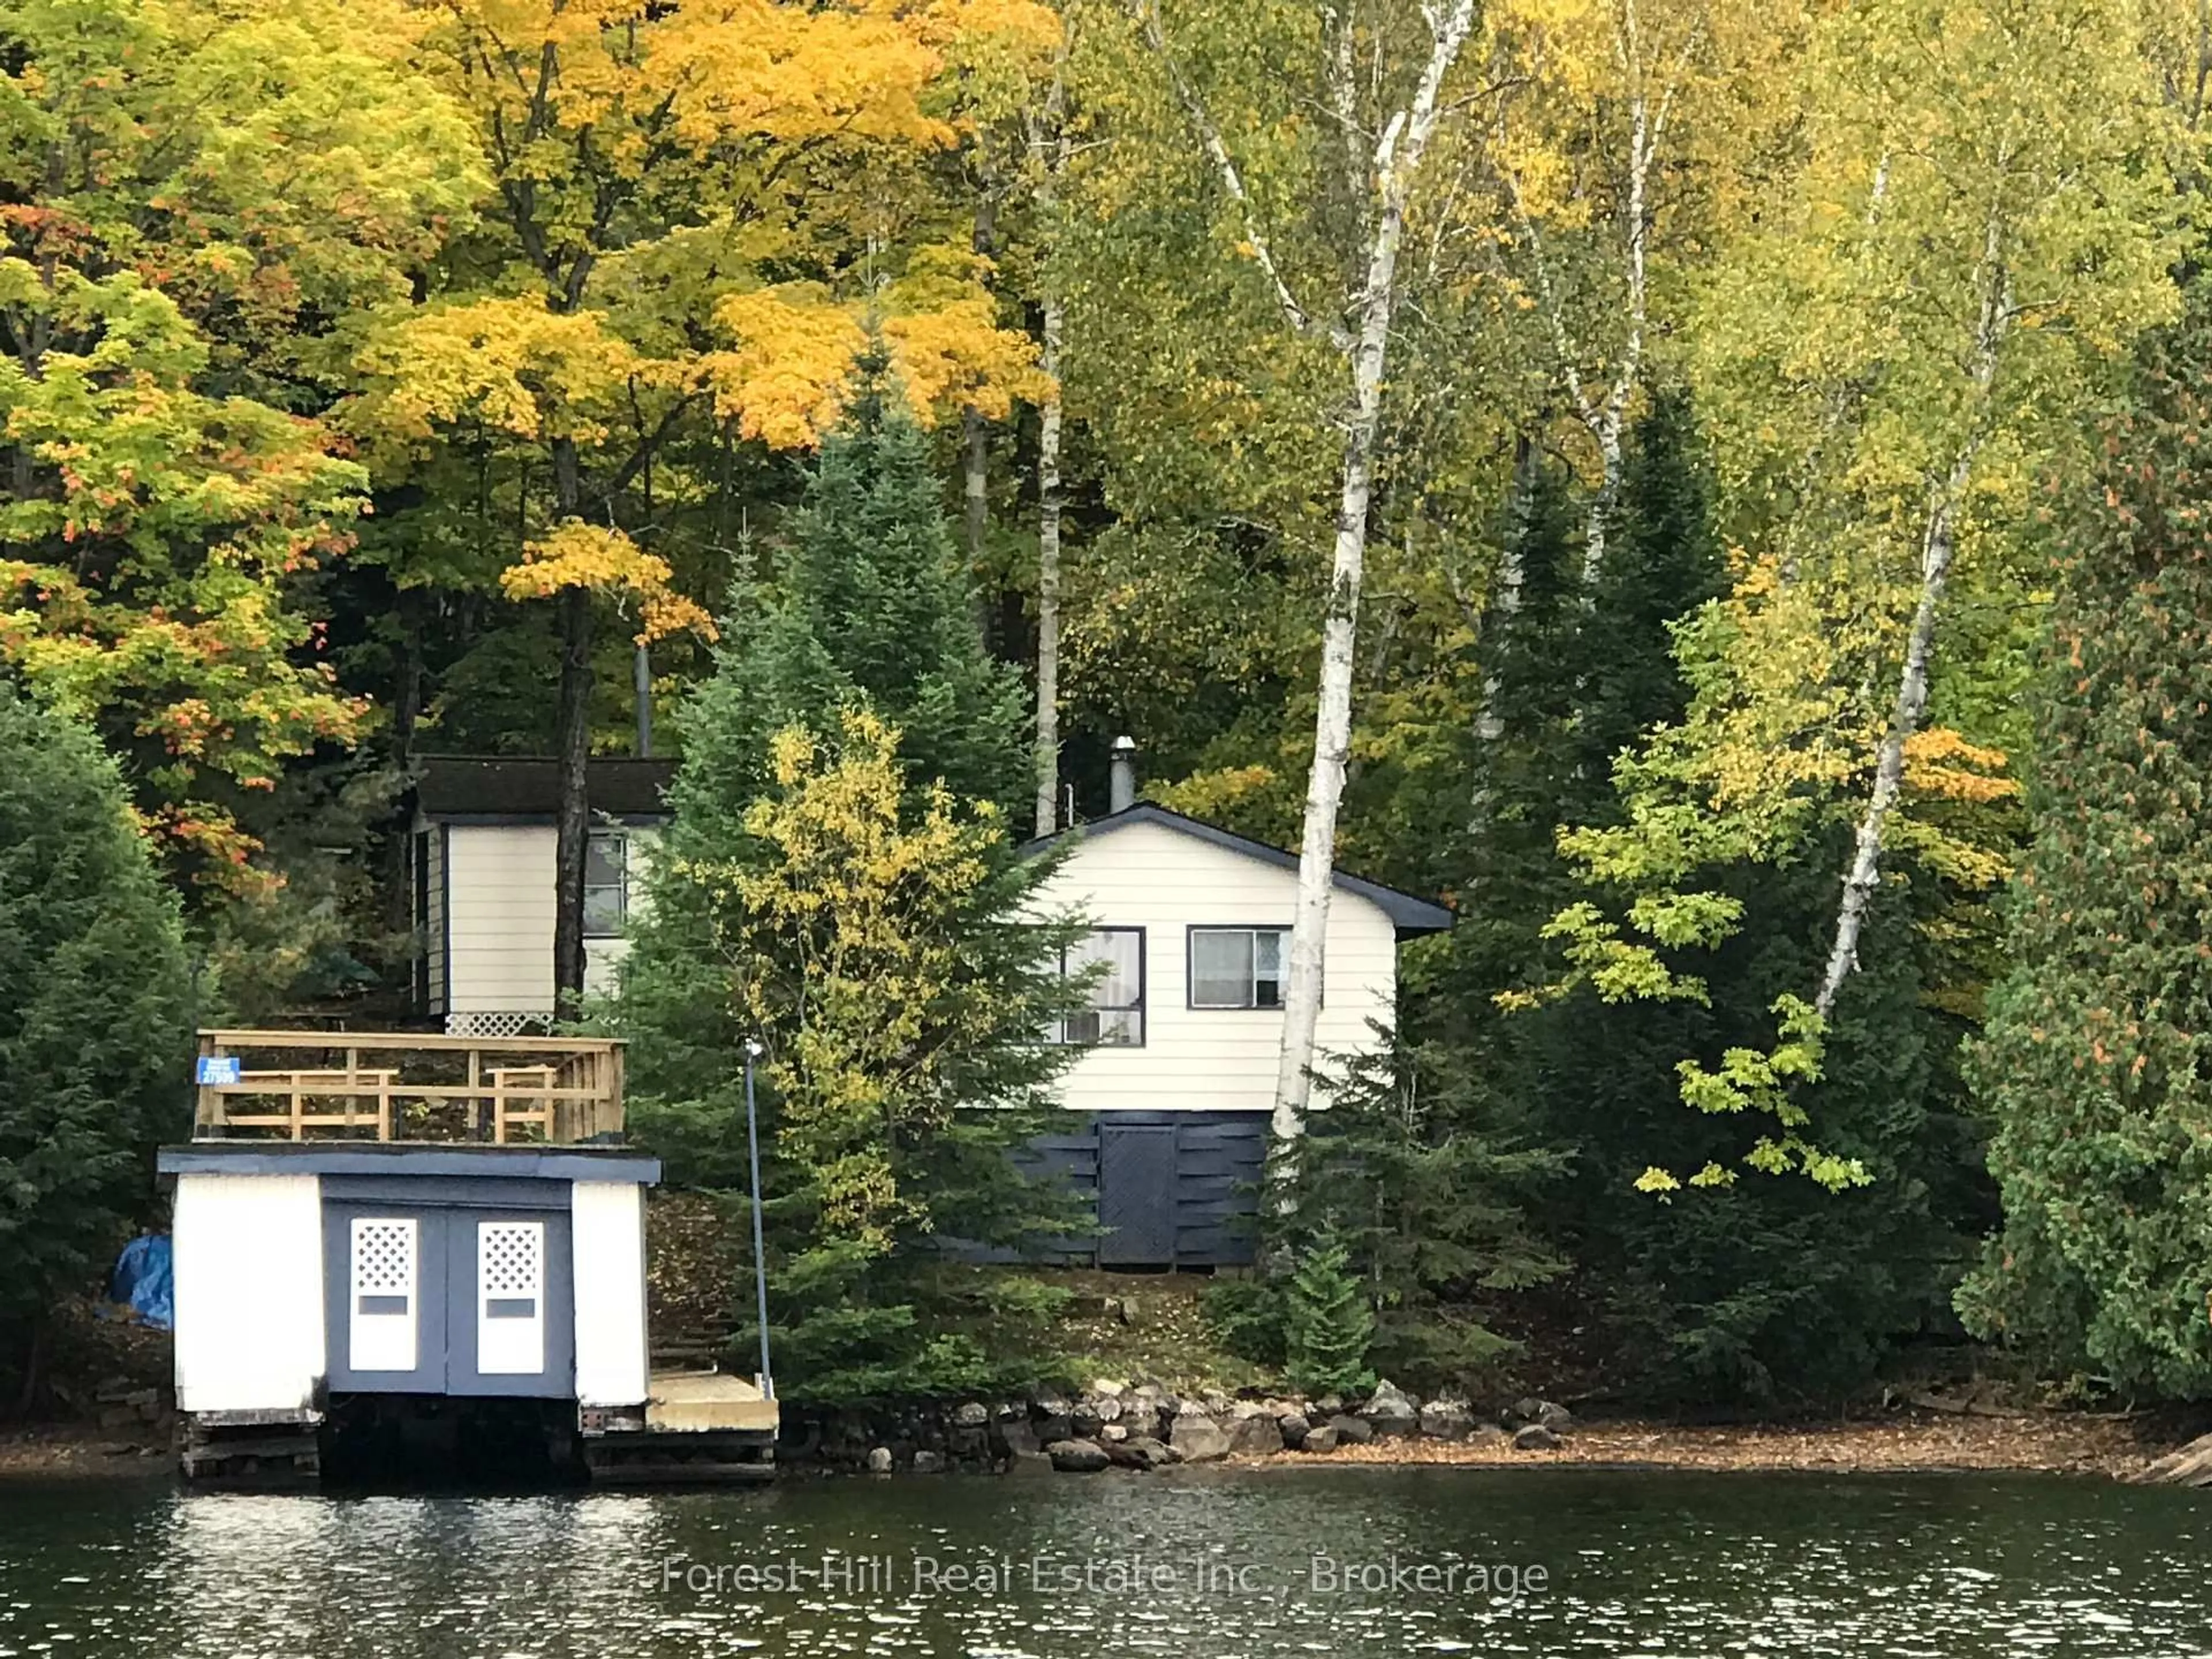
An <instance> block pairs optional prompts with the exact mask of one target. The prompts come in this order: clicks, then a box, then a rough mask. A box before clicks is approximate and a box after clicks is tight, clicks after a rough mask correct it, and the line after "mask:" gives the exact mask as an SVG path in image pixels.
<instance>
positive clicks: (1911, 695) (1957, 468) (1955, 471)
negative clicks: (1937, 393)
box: [1813, 216, 2010, 1019]
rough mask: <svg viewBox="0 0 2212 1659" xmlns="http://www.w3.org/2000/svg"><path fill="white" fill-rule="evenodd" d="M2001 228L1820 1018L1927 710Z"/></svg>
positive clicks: (1996, 231) (1825, 1014) (1998, 268)
mask: <svg viewBox="0 0 2212 1659" xmlns="http://www.w3.org/2000/svg"><path fill="white" fill-rule="evenodd" d="M2001 238H2002V226H2001V225H2000V223H1999V222H1998V221H1997V219H1996V217H1995V216H1991V218H1990V224H1989V228H1988V231H1987V233H1986V235H1985V237H1984V243H1983V252H1982V261H1981V267H1980V270H1978V272H1977V276H1978V279H1979V284H1980V287H1981V289H1982V305H1981V317H1980V319H1979V321H1978V324H1977V325H1976V327H1975V331H1974V349H1973V356H1972V371H1971V373H1972V388H1973V407H1972V410H1971V412H1970V420H1969V425H1968V428H1967V434H1966V438H1965V439H1964V440H1963V441H1962V442H1961V443H1960V447H1959V451H1958V453H1957V454H1956V455H1955V456H1954V458H1953V459H1952V463H1951V467H1950V471H1948V473H1947V474H1946V475H1945V476H1944V477H1942V479H1940V480H1938V481H1937V483H1936V485H1935V487H1934V488H1933V489H1931V490H1930V491H1929V499H1928V516H1927V519H1926V520H1925V522H1924V525H1923V532H1922V536H1921V550H1920V601H1919V603H1918V605H1916V606H1915V607H1914V609H1913V613H1912V628H1911V632H1910V633H1909V634H1908V635H1906V638H1905V667H1904V671H1902V673H1901V674H1900V675H1899V678H1898V684H1897V700H1896V702H1895V704H1894V705H1893V708H1892V709H1891V711H1890V717H1889V726H1888V729H1887V731H1886V732H1883V733H1882V739H1881V749H1880V750H1877V751H1876V754H1875V773H1874V788H1873V791H1872V793H1869V796H1868V798H1867V804H1866V810H1865V811H1864V812H1863V813H1862V814H1861V816H1860V818H1859V827H1858V834H1857V837H1856V838H1855V839H1854V841H1853V842H1852V848H1851V863H1850V869H1849V870H1848V871H1846V872H1844V896H1843V902H1842V903H1841V904H1840V905H1839V906H1838V909H1837V912H1836V935H1835V939H1834V942H1833V943H1832V945H1831V946H1830V947H1829V951H1828V965H1827V968H1826V971H1825V972H1823V973H1822V975H1820V989H1819V990H1818V991H1817V992H1816V993H1815V994H1814V998H1813V1006H1814V1009H1815V1010H1817V1011H1818V1012H1819V1013H1820V1018H1822V1019H1826V1018H1829V1017H1830V1016H1831V1015H1832V1013H1833V1012H1835V1006H1836V999H1837V997H1838V996H1839V995H1840V994H1842V992H1843V988H1844V981H1845V980H1847V979H1849V978H1850V975H1852V973H1853V972H1854V971H1856V970H1857V967H1858V965H1859V936H1860V935H1861V934H1862V933H1863V932H1864V931H1865V929H1866V919H1867V913H1868V911H1869V909H1870V908H1872V907H1873V904H1874V896H1875V893H1876V892H1877V891H1878V890H1880V889H1881V852H1882V832H1883V830H1884V829H1886V828H1887V824H1888V822H1889V815H1890V813H1891V812H1892V811H1893V810H1894V809H1895V808H1896V805H1897V801H1898V797H1899V795H1900V794H1901V793H1903V792H1904V788H1905V745H1906V744H1909V743H1911V740H1912V737H1913V734H1914V733H1915V732H1917V731H1919V729H1920V720H1921V716H1922V715H1923V714H1925V713H1926V711H1927V708H1928V664H1929V657H1930V656H1931V654H1932V653H1933V651H1934V647H1935V641H1936V613H1937V611H1939V610H1940V609H1941V608H1942V603H1943V590H1944V587H1945V585H1946V584H1947V583H1948V581H1949V580H1950V575H1951V563H1952V560H1953V558H1954V556H1955V554H1956V551H1957V540H1958V513H1959V501H1960V496H1961V495H1963V494H1964V493H1965V489H1966V480H1967V477H1968V476H1969V474H1971V473H1972V471H1973V465H1974V457H1975V455H1976V454H1977V453H1978V452H1979V450H1980V448H1981V445H1982V438H1983V433H1984V423H1983V406H1984V405H1985V404H1987V402H1988V398H1989V392H1990V385H1991V383H1992V382H1993V381H1994V380H1996V368H1997V350H1998V348H1999V346H2000V345H2001V344H2002V341H2003V337H2004V332H2005V329H2006V326H2007V325H2008V322H2009V320H2010V302H2009V299H2008V295H2007V291H2006V287H2005V280H2004V271H2003V268H2002V263H2001V258H2000V255H2001V246H2002V243H2001Z"/></svg>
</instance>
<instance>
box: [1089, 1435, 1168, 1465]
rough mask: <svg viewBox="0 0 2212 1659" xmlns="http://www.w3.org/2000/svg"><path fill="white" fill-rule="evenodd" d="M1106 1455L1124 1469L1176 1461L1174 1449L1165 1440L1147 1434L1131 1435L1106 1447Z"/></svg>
mask: <svg viewBox="0 0 2212 1659" xmlns="http://www.w3.org/2000/svg"><path fill="white" fill-rule="evenodd" d="M1106 1455H1108V1456H1109V1457H1111V1458H1112V1459H1113V1460H1114V1463H1115V1468H1125V1469H1157V1468H1159V1467H1160V1466H1161V1465H1163V1464H1165V1463H1172V1462H1175V1461H1176V1455H1175V1452H1174V1449H1172V1448H1170V1446H1169V1445H1168V1444H1167V1443H1166V1442H1165V1441H1162V1440H1154V1439H1152V1437H1150V1436H1148V1435H1132V1436H1131V1437H1129V1438H1128V1439H1127V1440H1122V1441H1119V1442H1116V1443H1115V1444H1113V1445H1110V1446H1109V1447H1107V1448H1106Z"/></svg>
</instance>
